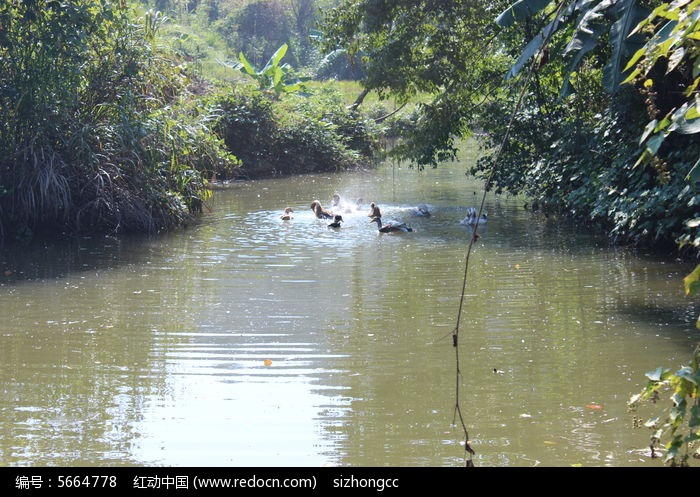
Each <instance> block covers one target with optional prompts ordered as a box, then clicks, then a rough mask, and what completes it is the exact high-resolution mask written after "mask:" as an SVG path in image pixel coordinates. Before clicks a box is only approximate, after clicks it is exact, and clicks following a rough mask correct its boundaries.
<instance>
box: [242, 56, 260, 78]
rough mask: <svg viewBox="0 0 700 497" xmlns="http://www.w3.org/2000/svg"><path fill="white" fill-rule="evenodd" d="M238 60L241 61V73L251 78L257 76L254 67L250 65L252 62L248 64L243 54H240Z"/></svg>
mask: <svg viewBox="0 0 700 497" xmlns="http://www.w3.org/2000/svg"><path fill="white" fill-rule="evenodd" d="M238 60H239V61H240V66H239V68H241V72H244V73H246V74H248V75H250V76H255V75H256V74H257V73H256V71H255V69H254V68H253V66H252V65H250V62H248V59H246V58H245V55H243V52H241V53H239V54H238Z"/></svg>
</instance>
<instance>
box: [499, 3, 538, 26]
mask: <svg viewBox="0 0 700 497" xmlns="http://www.w3.org/2000/svg"><path fill="white" fill-rule="evenodd" d="M549 4H550V0H518V1H517V2H515V3H514V4H513V5H511V6H510V7H508V8H507V9H506V10H504V11H503V12H501V14H500V15H499V16H498V17H497V18H496V24H498V25H499V26H501V27H504V28H505V27H508V26H512V25H513V24H515V23H516V22H520V21H523V20H525V19H527V18H528V17H531V16H532V15H533V14H536V13H537V12H539V11H541V10H542V9H544V8H545V7H546V6H547V5H549Z"/></svg>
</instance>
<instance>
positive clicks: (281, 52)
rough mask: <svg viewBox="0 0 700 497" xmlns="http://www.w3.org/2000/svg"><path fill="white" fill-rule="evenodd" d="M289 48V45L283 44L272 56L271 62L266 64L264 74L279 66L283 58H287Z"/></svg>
mask: <svg viewBox="0 0 700 497" xmlns="http://www.w3.org/2000/svg"><path fill="white" fill-rule="evenodd" d="M288 48H289V45H287V44H286V43H285V44H283V45H282V46H281V47H279V48H278V49H277V50H276V51H275V53H273V54H272V57H270V60H268V61H267V64H265V67H264V68H263V70H262V72H263V73H264V72H266V71H268V70H269V69H270V68H271V67H275V66H278V65H279V63H280V60H282V57H284V56H285V54H286V53H287V49H288Z"/></svg>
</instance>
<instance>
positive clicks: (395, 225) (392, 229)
mask: <svg viewBox="0 0 700 497" xmlns="http://www.w3.org/2000/svg"><path fill="white" fill-rule="evenodd" d="M369 222H370V223H377V226H378V227H379V232H380V233H396V232H400V231H401V232H406V231H413V228H411V227H410V226H408V225H406V223H403V222H400V221H389V222H387V223H386V224H382V218H381V217H373V218H372V219H370V220H369Z"/></svg>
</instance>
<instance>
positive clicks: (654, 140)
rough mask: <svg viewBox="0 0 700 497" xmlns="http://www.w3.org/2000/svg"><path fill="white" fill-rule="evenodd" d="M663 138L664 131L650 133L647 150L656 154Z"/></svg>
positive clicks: (664, 138)
mask: <svg viewBox="0 0 700 497" xmlns="http://www.w3.org/2000/svg"><path fill="white" fill-rule="evenodd" d="M664 140H666V133H656V134H655V135H652V136H651V138H649V139H648V140H647V150H648V151H649V153H651V154H652V155H656V153H657V152H658V151H659V147H661V144H662V143H663V142H664Z"/></svg>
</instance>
